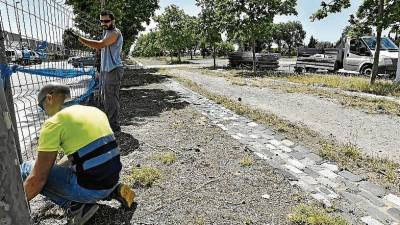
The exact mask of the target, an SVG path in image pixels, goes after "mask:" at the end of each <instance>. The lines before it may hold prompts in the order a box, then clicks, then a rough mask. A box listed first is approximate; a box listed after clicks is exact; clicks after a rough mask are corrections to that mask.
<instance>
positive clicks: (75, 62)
mask: <svg viewBox="0 0 400 225" xmlns="http://www.w3.org/2000/svg"><path fill="white" fill-rule="evenodd" d="M95 62H96V57H95V56H84V57H76V58H75V57H72V58H70V59H68V63H70V64H72V66H73V67H75V68H77V67H85V66H94V65H95Z"/></svg>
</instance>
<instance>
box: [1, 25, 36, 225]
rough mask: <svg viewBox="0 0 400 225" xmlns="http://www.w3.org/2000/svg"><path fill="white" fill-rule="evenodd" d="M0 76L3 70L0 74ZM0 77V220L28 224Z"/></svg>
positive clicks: (3, 48) (3, 53) (2, 57)
mask: <svg viewBox="0 0 400 225" xmlns="http://www.w3.org/2000/svg"><path fill="white" fill-rule="evenodd" d="M1 64H2V65H6V57H5V47H4V37H3V32H2V31H1V27H0V65H1ZM1 75H2V76H1V77H3V75H4V74H1ZM4 83H5V82H4V81H3V79H2V78H0V223H1V224H2V225H3V224H4V225H13V224H21V225H28V224H30V215H29V209H28V204H27V201H26V197H25V192H24V187H23V185H22V178H21V172H20V169H19V162H18V159H17V154H16V152H17V151H16V146H15V138H14V137H15V136H14V128H15V127H14V126H13V123H12V121H11V116H10V111H9V109H8V106H7V102H6V95H5V92H4Z"/></svg>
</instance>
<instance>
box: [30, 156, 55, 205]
mask: <svg viewBox="0 0 400 225" xmlns="http://www.w3.org/2000/svg"><path fill="white" fill-rule="evenodd" d="M56 158H57V152H39V153H38V157H37V159H36V162H35V165H34V166H33V169H32V171H31V174H30V175H29V176H28V177H27V178H26V180H25V183H24V189H25V194H26V198H27V200H28V201H30V200H31V199H32V198H34V197H35V196H36V195H38V194H39V193H40V191H41V190H42V189H43V187H44V185H45V184H46V182H47V177H48V176H49V174H50V171H51V168H52V167H53V164H54V162H55V161H56Z"/></svg>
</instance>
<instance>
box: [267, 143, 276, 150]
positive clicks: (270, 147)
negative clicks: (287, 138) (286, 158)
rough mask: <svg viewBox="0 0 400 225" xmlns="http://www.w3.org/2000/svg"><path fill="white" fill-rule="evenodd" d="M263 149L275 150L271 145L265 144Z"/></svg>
mask: <svg viewBox="0 0 400 225" xmlns="http://www.w3.org/2000/svg"><path fill="white" fill-rule="evenodd" d="M265 147H267V148H269V149H271V150H275V149H276V147H275V146H273V145H271V144H266V145H265Z"/></svg>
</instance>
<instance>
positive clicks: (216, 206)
mask: <svg viewBox="0 0 400 225" xmlns="http://www.w3.org/2000/svg"><path fill="white" fill-rule="evenodd" d="M166 78H167V77H163V76H157V77H155V76H153V75H152V74H150V73H147V72H146V71H144V70H143V71H141V73H139V74H137V73H133V71H127V73H126V76H125V79H124V82H123V83H124V89H123V90H122V91H121V102H122V116H121V121H122V125H123V126H122V132H121V133H120V134H118V135H117V139H118V142H119V144H120V147H121V150H122V151H121V152H122V162H123V174H122V179H123V180H125V181H129V175H130V173H131V170H132V169H133V168H138V167H144V166H152V167H155V168H158V169H160V170H161V179H160V180H159V181H158V182H156V183H155V184H154V185H153V186H152V187H140V186H137V185H136V186H135V190H136V193H137V204H136V205H135V207H134V208H133V209H131V210H124V209H121V208H120V206H119V204H118V203H117V202H115V201H110V202H100V204H101V207H100V210H99V211H98V212H97V213H96V214H95V216H94V218H93V219H91V220H90V221H89V222H88V223H87V224H288V222H287V220H286V218H287V215H288V214H289V213H290V211H291V209H292V207H294V206H296V205H297V204H299V203H301V202H305V201H308V200H307V197H305V196H306V195H305V194H304V193H303V192H301V191H299V190H298V189H296V188H294V187H292V186H291V185H290V184H289V181H288V180H287V179H285V178H284V177H283V176H282V175H281V174H280V173H279V172H278V171H276V170H275V169H273V168H271V167H270V166H269V165H267V164H266V163H265V162H263V161H262V160H259V159H257V158H253V159H254V163H253V164H252V165H251V166H249V167H242V166H241V165H240V163H239V162H240V160H241V159H243V157H245V156H246V155H250V156H251V155H252V154H251V152H250V151H249V149H248V148H247V147H246V146H243V145H242V144H240V143H238V142H237V141H236V140H234V139H232V138H231V137H230V136H228V135H227V134H225V133H224V132H223V131H222V130H221V129H220V128H219V127H217V126H215V125H213V124H212V123H210V121H208V119H207V118H205V117H204V116H202V115H201V114H200V113H198V112H197V111H195V110H194V108H192V106H191V105H189V104H188V103H187V102H185V101H184V99H183V98H182V96H179V95H178V94H177V93H176V92H173V91H171V90H168V89H167V88H166V87H165V86H164V85H163V82H168V80H167V79H166ZM167 151H172V152H174V153H175V155H176V156H177V159H176V162H175V163H173V164H171V165H166V164H162V163H161V162H159V161H157V160H155V159H154V156H155V155H156V154H158V153H163V152H167ZM130 184H131V185H133V184H132V183H130ZM262 196H264V197H262ZM31 209H32V216H33V220H34V223H35V224H66V218H65V215H64V213H63V212H62V210H60V209H59V208H57V207H55V206H54V205H53V204H51V203H49V202H46V201H44V199H43V198H40V197H38V198H36V199H35V200H34V201H33V202H32V203H31Z"/></svg>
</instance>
